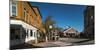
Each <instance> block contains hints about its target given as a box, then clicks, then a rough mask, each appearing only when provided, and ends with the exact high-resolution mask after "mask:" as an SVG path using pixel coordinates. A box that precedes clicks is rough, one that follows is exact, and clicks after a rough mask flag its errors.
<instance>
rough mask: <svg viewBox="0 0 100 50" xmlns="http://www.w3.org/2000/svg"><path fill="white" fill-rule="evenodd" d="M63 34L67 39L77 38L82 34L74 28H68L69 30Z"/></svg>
mask: <svg viewBox="0 0 100 50" xmlns="http://www.w3.org/2000/svg"><path fill="white" fill-rule="evenodd" d="M63 33H64V36H65V37H77V36H79V34H80V33H79V32H78V31H77V30H75V29H74V28H72V27H70V28H68V29H65V30H64V31H63Z"/></svg>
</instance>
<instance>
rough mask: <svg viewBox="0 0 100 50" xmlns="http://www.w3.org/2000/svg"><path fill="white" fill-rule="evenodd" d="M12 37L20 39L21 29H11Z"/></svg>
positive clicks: (12, 38)
mask: <svg viewBox="0 0 100 50" xmlns="http://www.w3.org/2000/svg"><path fill="white" fill-rule="evenodd" d="M10 39H11V40H15V39H20V29H10Z"/></svg>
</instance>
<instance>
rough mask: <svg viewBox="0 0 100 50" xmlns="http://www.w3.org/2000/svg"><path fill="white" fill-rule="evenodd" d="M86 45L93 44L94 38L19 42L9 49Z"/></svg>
mask: <svg viewBox="0 0 100 50" xmlns="http://www.w3.org/2000/svg"><path fill="white" fill-rule="evenodd" d="M86 44H87V45H88V44H94V40H89V39H79V38H59V40H58V41H49V42H43V43H37V44H28V43H25V44H20V45H16V46H11V47H10V49H11V50H12V49H27V48H45V47H62V46H75V45H86Z"/></svg>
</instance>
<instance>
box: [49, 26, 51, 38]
mask: <svg viewBox="0 0 100 50" xmlns="http://www.w3.org/2000/svg"><path fill="white" fill-rule="evenodd" d="M49 29H50V33H49V40H50V39H51V34H52V32H51V29H52V25H49Z"/></svg>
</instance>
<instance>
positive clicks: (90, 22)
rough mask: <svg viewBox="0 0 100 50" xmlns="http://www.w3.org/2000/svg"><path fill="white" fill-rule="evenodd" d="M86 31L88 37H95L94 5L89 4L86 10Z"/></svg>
mask: <svg viewBox="0 0 100 50" xmlns="http://www.w3.org/2000/svg"><path fill="white" fill-rule="evenodd" d="M84 33H85V35H86V37H88V38H94V6H87V8H86V9H85V11H84Z"/></svg>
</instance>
